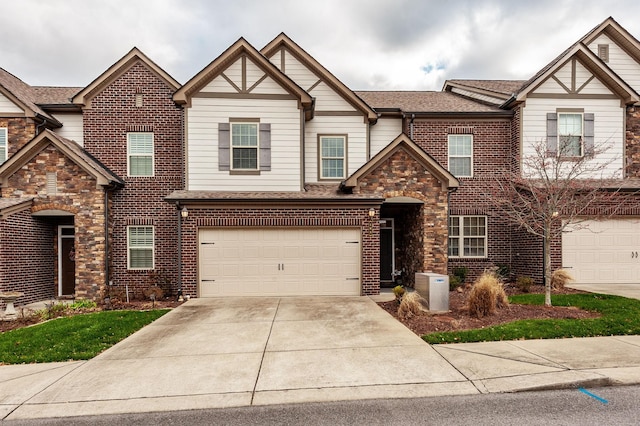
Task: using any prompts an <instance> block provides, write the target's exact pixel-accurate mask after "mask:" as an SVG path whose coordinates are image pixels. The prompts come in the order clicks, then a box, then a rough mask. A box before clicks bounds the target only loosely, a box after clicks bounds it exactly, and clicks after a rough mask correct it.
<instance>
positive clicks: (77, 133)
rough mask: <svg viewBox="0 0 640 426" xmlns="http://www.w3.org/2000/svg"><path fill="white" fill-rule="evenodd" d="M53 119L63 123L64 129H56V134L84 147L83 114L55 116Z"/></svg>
mask: <svg viewBox="0 0 640 426" xmlns="http://www.w3.org/2000/svg"><path fill="white" fill-rule="evenodd" d="M53 117H54V118H55V119H56V120H58V121H59V122H61V123H62V127H61V128H59V129H55V130H54V132H56V133H57V134H59V135H60V136H62V137H63V138H67V139H71V140H73V141H76V142H78V143H79V144H80V145H81V146H82V145H84V138H83V133H82V114H81V113H76V114H54V115H53Z"/></svg>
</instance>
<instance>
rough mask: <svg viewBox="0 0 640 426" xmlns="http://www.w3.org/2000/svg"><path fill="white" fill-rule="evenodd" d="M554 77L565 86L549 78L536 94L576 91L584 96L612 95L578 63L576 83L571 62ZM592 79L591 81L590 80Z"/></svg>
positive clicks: (537, 89) (536, 90) (538, 88)
mask: <svg viewBox="0 0 640 426" xmlns="http://www.w3.org/2000/svg"><path fill="white" fill-rule="evenodd" d="M553 76H554V77H555V78H556V79H558V80H560V82H561V83H562V84H563V85H564V86H565V87H562V86H561V85H560V84H559V83H558V82H557V81H556V80H555V79H554V78H552V77H549V78H548V79H546V80H545V81H544V82H543V83H542V84H540V86H538V87H537V88H536V89H535V91H534V93H545V94H550V93H553V94H566V93H568V92H567V89H568V90H576V91H577V92H578V93H580V94H583V95H594V94H598V95H610V94H611V91H610V90H609V89H608V88H607V86H605V85H604V84H603V83H602V82H601V81H600V80H598V78H597V77H595V78H592V77H594V76H593V73H592V72H591V71H589V70H588V69H587V68H585V67H584V66H583V65H582V64H581V63H579V62H576V71H575V81H572V80H573V65H572V63H571V61H569V62H568V63H567V64H565V65H564V66H563V67H562V68H560V69H559V70H558V71H556V72H555V73H554V74H553ZM589 79H591V80H589Z"/></svg>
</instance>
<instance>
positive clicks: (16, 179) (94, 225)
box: [3, 145, 105, 300]
mask: <svg viewBox="0 0 640 426" xmlns="http://www.w3.org/2000/svg"><path fill="white" fill-rule="evenodd" d="M47 172H55V173H56V175H57V188H56V193H55V194H50V193H48V192H47ZM5 194H6V195H5ZM3 195H5V196H10V197H36V198H35V199H34V201H33V208H32V212H33V213H35V212H38V211H42V210H51V209H55V210H63V211H67V212H69V213H72V214H73V215H74V222H75V242H76V297H77V298H80V299H94V300H97V299H98V298H99V297H100V296H101V292H102V290H103V287H104V284H105V274H104V272H105V271H104V265H105V253H104V250H105V247H104V241H105V235H104V192H103V190H102V188H97V187H96V181H95V178H93V177H92V176H91V175H89V174H87V173H86V172H85V171H84V170H83V169H81V168H80V167H79V166H78V165H76V164H75V163H73V162H72V161H71V160H69V159H68V158H67V157H65V156H64V155H63V154H62V153H61V152H60V151H58V150H57V149H55V147H54V146H53V145H48V146H47V147H46V148H44V149H43V150H42V151H41V152H40V153H39V154H38V155H36V156H35V157H34V158H33V159H32V160H31V161H30V162H29V163H27V165H25V166H24V167H22V168H21V169H20V170H18V171H17V172H16V173H14V174H13V175H12V176H11V177H10V178H9V180H8V185H7V187H6V188H5V190H4V193H3ZM48 244H49V245H50V247H51V250H53V249H54V244H55V239H49V241H48ZM47 268H50V269H51V271H54V270H55V261H54V262H52V263H51V264H49V265H48V267H47ZM50 285H51V286H52V287H53V288H54V289H55V288H56V287H55V285H57V277H54V280H53V281H52V282H51V283H50Z"/></svg>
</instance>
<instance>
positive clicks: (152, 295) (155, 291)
mask: <svg viewBox="0 0 640 426" xmlns="http://www.w3.org/2000/svg"><path fill="white" fill-rule="evenodd" d="M142 292H143V293H144V295H145V297H148V298H149V299H151V300H153V301H156V300H160V299H162V297H163V296H164V290H162V288H160V287H158V286H155V285H153V286H151V287H148V288H145V289H144V290H143V291H142Z"/></svg>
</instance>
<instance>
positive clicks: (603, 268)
mask: <svg viewBox="0 0 640 426" xmlns="http://www.w3.org/2000/svg"><path fill="white" fill-rule="evenodd" d="M581 225H588V227H587V228H585V229H578V230H574V231H572V232H567V233H564V234H563V236H562V265H563V266H564V267H566V268H568V270H569V271H571V274H572V275H573V277H574V278H575V279H576V283H579V284H627V283H628V284H636V283H640V219H619V220H618V219H616V220H603V221H595V220H594V221H588V222H585V223H583V224H581Z"/></svg>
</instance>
